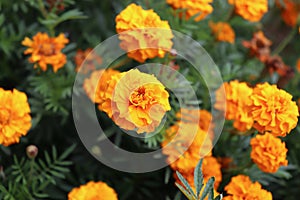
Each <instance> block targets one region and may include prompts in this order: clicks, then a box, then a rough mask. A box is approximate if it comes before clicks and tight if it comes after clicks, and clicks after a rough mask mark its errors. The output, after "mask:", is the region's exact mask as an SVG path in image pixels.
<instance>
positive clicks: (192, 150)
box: [161, 122, 212, 173]
mask: <svg viewBox="0 0 300 200" xmlns="http://www.w3.org/2000/svg"><path fill="white" fill-rule="evenodd" d="M179 128H180V129H179ZM195 128H196V129H197V133H196V135H195V138H191V131H192V130H195ZM179 131H180V132H179ZM175 136H176V137H175ZM207 136H208V135H207V133H206V132H205V131H203V130H202V129H200V128H199V127H198V125H197V124H195V123H182V122H181V123H180V122H178V123H176V124H175V125H173V126H171V127H169V128H168V129H167V130H166V135H165V139H164V141H163V142H162V143H161V146H162V147H164V148H163V153H164V154H165V155H167V156H168V158H167V161H168V163H170V165H171V168H172V169H174V170H178V171H179V172H180V173H187V172H190V171H193V168H195V167H196V165H197V163H198V162H199V160H200V159H201V157H204V156H205V155H211V149H212V142H211V139H210V138H209V137H207ZM191 140H192V143H191V144H190V146H188V144H189V143H190V141H191ZM170 142H172V143H171V144H169V143H170ZM167 145H168V146H167ZM180 154H182V155H181V156H180V157H179V159H178V160H176V159H177V158H178V156H179V155H180ZM174 160H176V161H175V162H172V161H174Z"/></svg>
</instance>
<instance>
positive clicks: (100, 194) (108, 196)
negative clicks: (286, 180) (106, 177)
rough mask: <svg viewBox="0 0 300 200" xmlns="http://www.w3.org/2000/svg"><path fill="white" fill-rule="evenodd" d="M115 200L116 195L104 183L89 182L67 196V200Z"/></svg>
mask: <svg viewBox="0 0 300 200" xmlns="http://www.w3.org/2000/svg"><path fill="white" fill-rule="evenodd" d="M96 199H97V200H117V199H118V197H117V193H116V192H115V190H114V189H113V188H111V187H109V186H108V185H107V184H106V183H104V182H101V181H99V182H94V181H90V182H88V183H87V184H85V185H81V186H80V187H78V188H73V189H72V191H71V192H70V193H69V194H68V200H96Z"/></svg>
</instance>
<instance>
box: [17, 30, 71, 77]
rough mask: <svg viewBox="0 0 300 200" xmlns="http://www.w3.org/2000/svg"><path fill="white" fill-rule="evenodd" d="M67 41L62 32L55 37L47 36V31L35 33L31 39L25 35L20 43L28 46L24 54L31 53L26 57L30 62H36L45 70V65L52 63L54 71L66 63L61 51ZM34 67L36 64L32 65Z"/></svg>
mask: <svg viewBox="0 0 300 200" xmlns="http://www.w3.org/2000/svg"><path fill="white" fill-rule="evenodd" d="M68 42H69V40H68V39H67V38H65V35H64V34H63V33H61V34H59V36H57V37H49V36H48V35H47V33H40V32H39V33H37V34H36V35H35V36H33V40H31V39H29V38H28V37H26V38H25V39H24V40H23V41H22V45H24V46H27V47H29V48H28V49H27V50H25V51H24V54H31V57H30V58H29V59H28V60H29V62H31V63H38V65H39V67H40V68H41V69H42V70H43V71H46V70H47V65H48V64H49V65H52V67H53V71H54V72H56V71H57V70H58V69H60V68H62V67H63V66H64V64H66V62H67V59H66V55H65V54H63V53H62V52H61V50H62V49H63V48H64V47H65V45H66V44H67V43H68ZM34 67H35V68H36V65H35V66H34Z"/></svg>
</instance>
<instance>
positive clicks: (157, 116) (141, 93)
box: [83, 69, 171, 133]
mask: <svg viewBox="0 0 300 200" xmlns="http://www.w3.org/2000/svg"><path fill="white" fill-rule="evenodd" d="M83 87H84V90H85V92H86V93H87V95H88V96H89V98H90V99H91V100H92V101H93V102H95V103H97V104H98V108H99V109H100V110H102V111H104V112H106V113H107V115H108V116H109V117H110V118H112V120H113V121H114V122H115V123H116V124H117V125H118V126H120V127H121V128H123V129H125V130H136V131H137V133H143V132H146V133H149V132H153V131H154V130H155V128H157V127H158V126H159V125H160V123H161V120H162V118H163V117H164V115H165V113H166V111H168V110H170V109H171V107H170V104H169V100H168V98H169V93H168V92H167V91H166V90H165V87H164V86H163V85H162V83H161V82H160V81H159V80H157V79H156V78H155V77H154V75H149V74H146V73H142V72H140V71H139V70H138V69H133V70H130V71H128V72H122V73H121V72H119V71H116V70H111V69H109V70H100V71H94V72H93V73H92V74H91V76H90V78H88V79H86V80H85V82H84V84H83Z"/></svg>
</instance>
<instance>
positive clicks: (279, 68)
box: [265, 56, 290, 76]
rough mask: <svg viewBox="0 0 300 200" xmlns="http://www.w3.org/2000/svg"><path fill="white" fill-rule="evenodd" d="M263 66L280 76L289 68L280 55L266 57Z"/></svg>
mask: <svg viewBox="0 0 300 200" xmlns="http://www.w3.org/2000/svg"><path fill="white" fill-rule="evenodd" d="M265 66H266V69H267V70H268V71H269V73H270V74H273V72H277V73H278V74H279V75H280V76H285V75H286V74H287V73H288V72H289V70H290V67H289V66H287V65H286V64H285V63H284V62H283V60H282V58H281V57H280V56H270V57H268V58H267V59H266V61H265Z"/></svg>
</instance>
